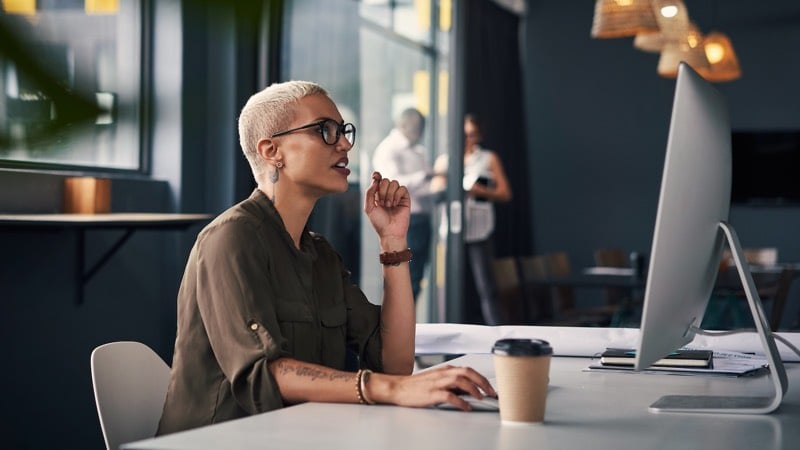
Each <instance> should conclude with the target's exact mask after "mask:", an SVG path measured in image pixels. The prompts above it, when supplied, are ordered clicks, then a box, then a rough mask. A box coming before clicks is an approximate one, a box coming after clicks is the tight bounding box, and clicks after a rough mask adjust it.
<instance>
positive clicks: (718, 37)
mask: <svg viewBox="0 0 800 450" xmlns="http://www.w3.org/2000/svg"><path fill="white" fill-rule="evenodd" d="M703 50H704V52H705V54H706V59H707V60H708V69H707V70H706V71H705V72H701V73H700V75H702V76H703V78H705V79H706V80H708V81H713V82H725V81H733V80H735V79H737V78H740V77H741V76H742V69H741V67H740V66H739V59H738V58H737V57H736V52H734V51H733V44H731V41H730V39H728V36H726V35H725V34H724V33H720V32H716V31H714V32H711V33H709V34H708V36H706V38H705V40H704V41H703Z"/></svg>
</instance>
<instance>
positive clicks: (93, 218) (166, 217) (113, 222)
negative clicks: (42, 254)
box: [0, 213, 213, 228]
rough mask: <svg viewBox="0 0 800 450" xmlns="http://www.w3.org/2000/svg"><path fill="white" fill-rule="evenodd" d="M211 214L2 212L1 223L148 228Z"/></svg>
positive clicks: (198, 219) (188, 221)
mask: <svg viewBox="0 0 800 450" xmlns="http://www.w3.org/2000/svg"><path fill="white" fill-rule="evenodd" d="M212 217H213V216H212V215H210V214H169V213H109V214H0V226H6V227H22V226H28V227H53V226H57V227H82V228H92V227H98V228H108V227H130V226H135V227H136V228H147V227H149V226H152V227H165V226H172V225H174V226H186V225H191V224H193V223H196V222H202V221H204V220H209V219H211V218H212Z"/></svg>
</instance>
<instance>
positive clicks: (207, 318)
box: [158, 190, 382, 434]
mask: <svg viewBox="0 0 800 450" xmlns="http://www.w3.org/2000/svg"><path fill="white" fill-rule="evenodd" d="M379 327H380V307H379V306H376V305H373V304H372V303H370V302H369V301H367V299H366V297H365V296H364V294H363V293H362V292H361V290H360V289H359V288H358V287H357V286H355V285H353V284H351V282H350V274H349V272H348V271H347V270H345V268H344V267H343V264H342V261H341V258H340V256H339V255H338V254H337V253H336V252H335V251H334V250H333V248H332V247H331V245H330V244H329V243H328V242H327V241H326V240H325V239H324V238H322V237H321V236H319V235H316V234H314V233H310V232H309V231H308V230H304V232H303V235H302V237H301V239H300V250H298V249H297V248H295V246H294V244H293V242H292V239H291V237H290V236H289V233H288V232H287V231H286V228H285V226H284V224H283V221H282V220H281V217H280V215H279V214H278V211H277V210H276V209H275V207H274V206H273V204H272V202H271V201H270V200H269V199H268V198H267V197H266V196H264V194H263V193H262V192H261V191H259V190H256V191H255V192H253V194H252V195H250V198H248V199H247V200H244V201H243V202H241V203H239V204H238V205H235V206H233V207H232V208H230V209H228V210H227V211H225V212H224V213H222V214H221V215H220V216H219V217H217V218H216V219H214V220H213V221H212V222H211V223H210V224H208V225H207V226H206V227H205V228H204V229H203V230H202V231H201V232H200V234H199V235H198V237H197V241H196V242H195V244H194V247H193V248H192V251H191V253H190V255H189V260H188V262H187V264H186V270H185V272H184V275H183V280H182V282H181V287H180V291H179V293H178V330H177V338H176V340H175V354H174V357H173V365H172V376H171V380H170V384H169V388H168V391H167V398H166V402H165V405H164V412H163V415H162V417H161V422H160V423H159V428H158V434H167V433H172V432H176V431H181V430H186V429H190V428H195V427H199V426H202V425H208V424H212V423H217V422H223V421H226V420H230V419H235V418H238V417H243V416H247V415H251V414H257V413H261V412H265V411H270V410H273V409H277V408H281V407H283V406H284V403H283V400H282V399H281V394H280V391H279V387H278V385H277V383H276V382H275V379H274V378H273V377H272V375H271V373H270V372H269V370H268V369H267V363H269V362H270V361H274V360H276V359H278V358H281V357H291V358H295V359H298V360H301V361H306V362H309V363H314V364H321V365H324V366H328V367H331V368H334V369H339V370H343V369H344V368H345V354H346V350H347V349H351V350H352V351H353V352H355V353H356V354H357V355H358V357H359V362H360V365H361V366H362V367H367V368H370V369H372V370H376V371H379V370H381V368H382V361H381V339H380V333H379Z"/></svg>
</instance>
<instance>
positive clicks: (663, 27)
mask: <svg viewBox="0 0 800 450" xmlns="http://www.w3.org/2000/svg"><path fill="white" fill-rule="evenodd" d="M652 5H653V12H654V16H655V19H656V23H657V24H658V28H659V30H660V31H661V34H662V35H663V36H664V39H665V41H675V42H677V41H680V40H682V39H683V38H684V37H685V36H686V35H687V34H688V33H689V31H690V29H691V23H690V22H689V11H688V10H687V9H686V5H685V4H684V3H683V1H682V0H653V3H652Z"/></svg>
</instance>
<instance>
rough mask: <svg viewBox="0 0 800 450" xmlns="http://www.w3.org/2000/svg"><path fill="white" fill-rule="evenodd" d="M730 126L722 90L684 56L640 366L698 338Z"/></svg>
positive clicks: (727, 166) (717, 246) (723, 211)
mask: <svg viewBox="0 0 800 450" xmlns="http://www.w3.org/2000/svg"><path fill="white" fill-rule="evenodd" d="M731 167H732V162H731V130H730V123H729V118H728V110H727V106H726V103H725V100H724V98H723V97H722V95H721V94H720V93H719V92H718V91H717V90H716V89H715V88H714V87H713V86H711V84H709V83H708V82H707V81H705V80H704V79H703V78H701V77H700V76H699V75H698V74H697V73H696V72H695V71H694V70H692V68H691V67H689V66H688V65H686V64H685V63H681V64H680V67H679V69H678V78H677V83H676V87H675V97H674V100H673V105H672V118H671V121H670V128H669V138H668V140H667V151H666V158H665V161H664V172H663V175H662V178H661V191H660V195H659V202H658V211H657V215H656V224H655V231H654V233H653V244H652V249H651V253H650V266H649V269H648V274H647V286H646V288H645V299H644V309H643V311H642V322H641V330H640V332H641V333H640V340H639V348H638V351H637V352H636V366H635V368H636V370H642V369H645V368H647V367H649V366H650V365H652V364H653V363H655V362H656V361H657V360H659V359H661V358H662V357H664V356H666V355H668V354H669V353H670V352H672V351H674V350H676V349H677V348H679V347H681V346H683V345H685V344H687V343H689V342H691V341H692V339H693V338H694V332H692V329H691V327H692V326H695V327H700V323H701V321H702V319H703V314H704V313H705V309H706V306H707V304H708V300H709V298H710V295H711V292H712V289H713V287H714V282H715V280H716V277H717V272H718V270H719V263H720V256H721V253H722V249H723V247H724V242H725V241H724V236H723V233H722V232H721V231H720V228H719V222H721V221H727V220H728V210H729V208H730V194H731V173H732V169H731Z"/></svg>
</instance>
